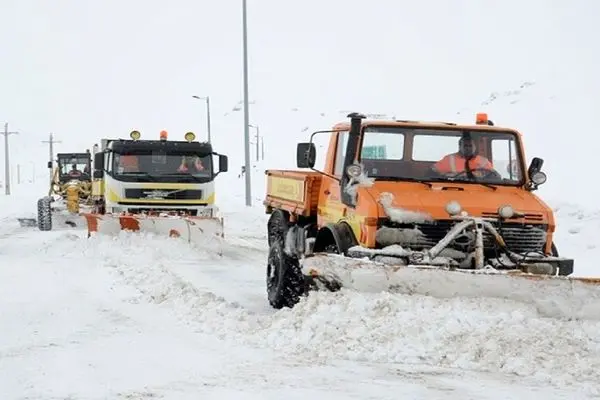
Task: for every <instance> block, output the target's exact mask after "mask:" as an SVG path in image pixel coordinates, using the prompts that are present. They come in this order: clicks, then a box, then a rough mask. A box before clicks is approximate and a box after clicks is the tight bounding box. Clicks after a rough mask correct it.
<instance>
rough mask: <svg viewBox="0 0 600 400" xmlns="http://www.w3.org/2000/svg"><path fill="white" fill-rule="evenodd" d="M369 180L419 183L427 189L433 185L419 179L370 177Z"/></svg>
mask: <svg viewBox="0 0 600 400" xmlns="http://www.w3.org/2000/svg"><path fill="white" fill-rule="evenodd" d="M370 178H374V179H375V180H377V179H381V180H385V181H405V182H415V183H420V184H423V185H425V186H427V187H429V188H432V187H433V185H432V184H431V183H430V182H426V181H422V180H420V179H416V178H404V177H401V176H372V177H370Z"/></svg>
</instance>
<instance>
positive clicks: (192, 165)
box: [177, 156, 204, 173]
mask: <svg viewBox="0 0 600 400" xmlns="http://www.w3.org/2000/svg"><path fill="white" fill-rule="evenodd" d="M201 171H204V164H202V160H200V157H198V156H195V157H185V156H184V157H182V158H181V164H180V165H179V168H177V172H181V173H189V172H192V173H195V172H201Z"/></svg>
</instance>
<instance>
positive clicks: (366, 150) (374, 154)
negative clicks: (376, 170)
mask: <svg viewBox="0 0 600 400" xmlns="http://www.w3.org/2000/svg"><path fill="white" fill-rule="evenodd" d="M361 158H369V159H372V160H381V159H385V158H386V152H385V146H365V147H363V149H362V155H361Z"/></svg>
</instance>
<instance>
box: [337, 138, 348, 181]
mask: <svg viewBox="0 0 600 400" xmlns="http://www.w3.org/2000/svg"><path fill="white" fill-rule="evenodd" d="M347 144H348V132H340V133H338V140H337V146H336V149H335V161H334V166H333V174H334V175H342V171H343V169H344V159H345V158H346V145H347Z"/></svg>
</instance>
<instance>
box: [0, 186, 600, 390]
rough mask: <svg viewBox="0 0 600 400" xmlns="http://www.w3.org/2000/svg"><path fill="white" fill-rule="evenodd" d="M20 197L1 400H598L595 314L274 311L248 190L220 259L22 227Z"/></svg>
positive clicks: (362, 302)
mask: <svg viewBox="0 0 600 400" xmlns="http://www.w3.org/2000/svg"><path fill="white" fill-rule="evenodd" d="M15 189H17V188H15ZM18 190H21V192H20V193H16V194H15V197H13V198H11V199H6V198H1V200H0V201H2V202H3V203H2V204H0V205H1V206H3V207H4V211H5V212H4V213H3V216H2V220H1V222H2V226H1V227H0V327H2V329H1V330H0V332H1V333H0V398H2V399H21V398H28V399H48V398H73V399H101V398H102V399H104V398H115V399H121V398H122V399H150V398H161V399H188V398H189V399H191V398H202V399H210V398H215V399H217V398H218V399H225V398H235V399H250V398H252V399H254V398H264V399H270V398H273V399H275V398H277V399H279V398H284V397H285V398H289V399H296V398H298V399H300V398H306V397H307V396H310V397H313V398H327V399H351V398H356V399H397V398H436V399H465V398H477V399H505V398H525V397H527V396H539V397H545V398H548V399H579V398H581V399H583V398H594V397H596V398H598V397H600V391H599V390H598V388H597V386H598V385H597V382H599V381H600V338H599V337H598V335H597V332H598V331H600V322H598V321H592V320H565V319H557V318H548V317H544V316H542V315H540V314H539V313H538V312H537V310H536V309H535V308H534V307H533V306H525V305H523V304H518V303H515V302H510V301H504V300H497V299H477V300H473V299H445V300H444V299H435V298H432V297H426V296H404V295H395V294H360V293H348V292H345V291H342V292H340V293H335V294H331V293H313V294H311V295H310V296H309V297H308V298H306V299H305V300H303V301H302V302H301V303H300V304H298V305H297V306H296V307H295V308H294V309H291V310H290V309H284V310H280V311H276V310H273V309H271V308H270V307H268V304H267V301H266V298H265V268H264V264H265V249H266V240H265V229H264V227H265V221H266V218H267V216H266V215H265V214H264V212H263V211H262V210H261V209H260V206H257V207H256V208H255V209H249V210H246V209H245V208H244V207H243V206H241V204H243V201H240V198H241V196H230V198H229V199H228V200H227V201H225V202H224V204H225V206H224V209H225V212H226V223H225V225H226V229H227V231H226V235H227V238H228V239H227V246H226V248H225V252H224V256H223V257H219V256H217V255H215V254H214V253H213V252H211V251H210V250H207V249H198V248H190V246H189V245H187V244H186V243H182V242H181V241H179V240H177V239H170V238H158V237H148V236H142V235H139V234H122V235H121V236H120V237H116V238H110V237H103V236H96V237H92V238H89V239H88V238H87V237H86V234H85V232H84V231H81V230H74V229H68V230H57V231H53V232H38V231H37V230H35V229H22V228H19V227H18V224H16V223H15V221H14V218H15V216H16V215H20V214H22V213H23V211H24V210H25V209H28V210H31V209H34V207H35V199H36V198H37V195H36V192H35V191H33V190H29V189H27V188H26V186H24V185H22V187H20V188H18ZM15 191H16V190H15ZM38 193H39V190H38ZM258 193H261V192H258ZM259 196H260V195H258V196H256V197H259ZM17 199H18V201H17ZM232 199H233V200H232ZM26 201H27V202H26ZM557 207H558V208H559V209H558V211H557V218H558V219H559V220H558V225H559V230H560V232H559V237H561V241H560V242H561V243H563V245H562V246H561V248H560V250H561V253H564V254H565V255H574V256H575V257H576V259H577V264H576V265H581V266H582V267H581V268H582V269H584V268H587V269H588V272H589V273H588V272H586V273H585V275H590V274H591V272H593V270H594V268H595V265H594V260H595V258H593V257H594V253H595V254H598V251H597V249H595V248H594V247H593V243H592V241H591V239H590V240H589V241H587V243H586V242H581V241H580V240H579V241H578V240H576V237H578V238H589V236H588V234H589V233H590V232H595V231H596V232H597V227H596V225H598V223H599V221H598V214H594V213H590V212H587V211H582V210H579V211H578V209H577V208H576V206H574V205H561V206H557ZM594 224H595V225H594ZM561 226H562V228H561ZM561 229H562V230H561ZM573 251H581V252H584V256H581V257H580V255H579V254H573ZM584 257H585V258H584ZM596 275H600V274H596ZM548 295H549V296H551V295H552V294H551V293H549V294H548Z"/></svg>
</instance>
